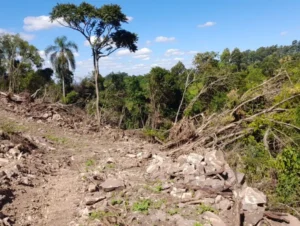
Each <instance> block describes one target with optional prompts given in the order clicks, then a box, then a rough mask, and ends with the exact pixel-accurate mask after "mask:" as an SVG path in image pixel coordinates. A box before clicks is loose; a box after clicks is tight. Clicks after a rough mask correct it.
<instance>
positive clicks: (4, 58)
mask: <svg viewBox="0 0 300 226" xmlns="http://www.w3.org/2000/svg"><path fill="white" fill-rule="evenodd" d="M0 49H1V64H2V66H3V68H4V69H5V70H6V73H7V75H8V79H9V91H10V92H15V91H16V90H17V88H18V87H19V85H20V84H19V83H20V76H21V74H22V73H21V72H22V70H23V69H24V68H25V67H27V68H28V67H32V66H35V67H40V66H41V65H42V61H43V60H42V58H41V57H40V55H39V53H38V49H37V48H36V47H34V46H33V45H30V44H29V43H28V42H27V41H25V40H23V39H22V38H21V37H20V36H19V35H9V34H6V35H2V36H0Z"/></svg>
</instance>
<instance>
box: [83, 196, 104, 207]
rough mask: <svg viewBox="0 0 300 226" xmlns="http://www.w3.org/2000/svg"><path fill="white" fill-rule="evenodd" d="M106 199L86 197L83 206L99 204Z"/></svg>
mask: <svg viewBox="0 0 300 226" xmlns="http://www.w3.org/2000/svg"><path fill="white" fill-rule="evenodd" d="M104 199H106V197H105V196H99V197H86V198H85V205H87V206H91V205H94V204H96V203H97V202H100V201H102V200H104Z"/></svg>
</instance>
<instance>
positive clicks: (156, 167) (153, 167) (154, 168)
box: [146, 164, 159, 174]
mask: <svg viewBox="0 0 300 226" xmlns="http://www.w3.org/2000/svg"><path fill="white" fill-rule="evenodd" d="M158 170H159V165H157V164H151V165H150V166H148V168H147V169H146V172H147V173H148V174H152V173H154V172H155V171H158Z"/></svg>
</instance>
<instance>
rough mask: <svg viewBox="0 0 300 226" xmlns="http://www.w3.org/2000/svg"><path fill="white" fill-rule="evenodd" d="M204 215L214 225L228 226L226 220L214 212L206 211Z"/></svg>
mask: <svg viewBox="0 0 300 226" xmlns="http://www.w3.org/2000/svg"><path fill="white" fill-rule="evenodd" d="M202 217H203V219H205V220H207V221H208V222H209V223H211V225H212V226H226V224H225V223H224V221H223V220H222V219H221V218H220V217H218V216H217V215H216V214H214V213H212V212H205V213H204V214H203V215H202Z"/></svg>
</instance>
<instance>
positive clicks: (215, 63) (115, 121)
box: [0, 5, 300, 212]
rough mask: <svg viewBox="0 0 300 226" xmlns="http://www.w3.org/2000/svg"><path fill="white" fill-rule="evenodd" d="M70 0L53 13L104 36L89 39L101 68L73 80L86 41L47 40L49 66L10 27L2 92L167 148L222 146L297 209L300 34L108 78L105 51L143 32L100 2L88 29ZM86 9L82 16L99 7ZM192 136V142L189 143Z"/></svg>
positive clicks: (132, 42)
mask: <svg viewBox="0 0 300 226" xmlns="http://www.w3.org/2000/svg"><path fill="white" fill-rule="evenodd" d="M62 6H63V5H58V6H56V7H54V9H53V11H52V13H51V14H50V15H51V17H52V19H53V20H55V19H56V18H61V17H64V15H65V21H66V22H67V24H66V25H65V26H66V27H69V28H71V29H73V30H76V31H79V32H80V33H82V34H85V37H87V40H89V41H91V39H90V37H91V36H92V35H94V34H96V35H97V37H104V38H103V39H100V38H98V39H97V40H96V41H95V42H94V43H92V41H91V50H92V53H93V57H94V58H93V59H94V63H95V64H94V69H93V72H92V73H91V74H89V75H86V77H85V78H84V79H82V80H81V81H76V82H75V80H74V71H75V70H76V61H75V57H74V53H75V52H77V51H78V47H77V44H76V43H74V42H72V41H71V37H65V36H63V37H57V38H56V39H55V40H54V43H53V44H51V43H49V47H48V48H47V49H46V50H45V53H46V55H47V56H48V57H49V59H50V61H51V64H52V68H43V66H42V65H43V61H44V59H43V58H42V57H41V56H40V55H39V51H38V49H37V48H36V47H35V46H32V45H31V44H30V43H28V42H27V41H25V40H23V39H22V38H21V37H20V36H19V35H12V34H4V35H1V36H0V90H1V91H2V92H9V93H14V94H20V93H29V94H30V95H34V98H35V99H36V98H40V99H42V100H43V101H44V102H51V103H56V102H60V103H61V104H64V105H73V106H76V107H79V108H81V109H84V110H85V111H86V113H87V114H88V115H89V116H90V117H96V118H97V120H99V123H100V126H103V125H110V126H112V127H113V128H119V129H122V130H141V131H143V133H144V134H145V135H146V136H148V137H150V138H151V139H153V142H158V143H161V144H163V145H164V147H165V148H170V147H176V146H178V145H182V144H187V148H193V147H194V146H195V145H198V146H201V147H207V148H218V149H221V150H223V151H224V152H225V153H226V155H227V157H228V162H229V163H230V164H231V166H232V167H234V168H235V169H238V170H241V171H242V172H244V173H245V174H246V175H247V181H248V183H249V184H251V185H253V186H255V187H257V188H258V189H260V190H262V191H264V192H265V193H266V194H268V197H269V202H270V203H271V204H270V205H272V206H273V208H274V209H278V210H281V209H285V210H288V211H290V212H297V211H299V206H300V205H299V202H300V198H299V197H300V174H299V172H300V148H299V145H300V136H299V134H300V133H299V132H300V105H299V103H300V41H297V40H295V41H293V42H292V43H291V44H290V45H285V46H282V45H273V46H265V47H260V48H258V49H256V50H245V51H241V50H240V49H239V48H234V49H232V50H230V49H228V48H226V49H224V50H223V51H222V52H214V51H210V52H202V53H200V52H199V53H197V54H195V56H194V58H193V66H192V67H190V68H187V67H186V66H185V65H184V64H183V63H182V62H180V61H179V62H178V63H177V64H175V65H174V66H173V67H172V68H171V69H166V68H162V67H153V68H152V69H151V70H150V71H149V73H147V74H141V75H138V76H135V75H130V74H127V73H125V72H120V71H114V72H111V73H110V74H108V75H104V74H100V73H99V71H101V65H100V68H99V65H97V62H98V61H99V59H100V58H102V57H106V56H108V55H110V54H113V52H114V51H115V50H116V49H119V48H128V49H130V51H133V52H134V51H136V50H137V46H136V41H137V35H136V34H134V33H131V32H128V31H125V30H122V29H121V23H123V22H126V18H125V15H124V14H122V13H121V12H120V11H119V8H118V6H115V8H113V9H114V10H115V11H113V12H114V14H113V15H115V18H113V19H111V20H113V21H106V19H105V18H106V17H105V16H103V15H102V14H105V13H107V12H106V11H105V10H109V9H105V7H102V8H101V9H102V11H101V10H100V11H101V12H100V13H99V12H98V11H97V13H99V15H100V16H99V17H100V18H101V16H103V17H102V22H103V23H99V27H97V26H98V25H97V26H96V25H95V23H94V21H98V20H99V19H97V17H96V16H91V14H89V15H88V16H84V20H85V22H89V23H90V24H89V25H88V26H87V27H89V28H86V29H82V26H83V25H82V24H81V23H80V21H82V18H79V19H78V18H74V19H72V18H71V19H70V17H68V15H69V14H70V15H71V14H72V13H73V12H72V10H73V9H72V7H69V8H68V10H69V11H67V10H66V9H65V8H63V7H62ZM74 7H75V6H74ZM80 7H82V8H80V10H82V12H83V14H84V12H85V10H89V11H91V12H93V10H95V9H90V8H88V9H87V7H89V6H88V5H85V7H83V6H80ZM107 7H108V6H107ZM110 7H112V6H110ZM78 9H79V8H78ZM74 10H75V9H74ZM76 10H77V9H76ZM101 13H102V14H101ZM95 14H96V12H95ZM80 15H81V14H80ZM80 15H78V17H80ZM97 15H98V14H97ZM89 16H90V17H92V19H90V18H89ZM78 21H79V22H78ZM106 32H108V33H106ZM105 51H106V52H105ZM112 71H113V69H112ZM95 90H96V92H95ZM191 141H193V145H194V146H193V147H190V146H188V144H189V143H190V142H191Z"/></svg>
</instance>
